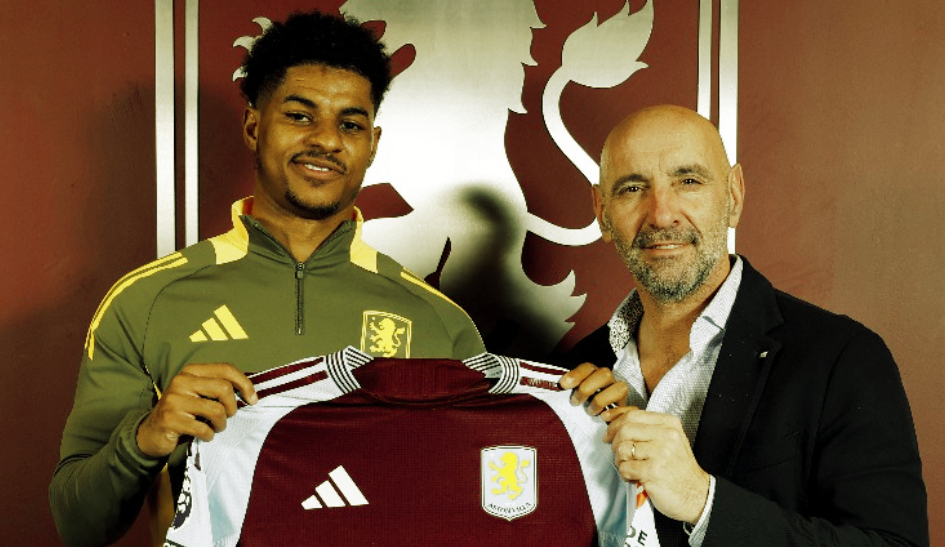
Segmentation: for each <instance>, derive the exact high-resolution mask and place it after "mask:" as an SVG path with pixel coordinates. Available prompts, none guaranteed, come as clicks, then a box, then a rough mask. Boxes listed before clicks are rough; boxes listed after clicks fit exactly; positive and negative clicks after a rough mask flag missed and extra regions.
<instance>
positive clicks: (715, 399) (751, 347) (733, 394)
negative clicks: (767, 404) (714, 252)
mask: <svg viewBox="0 0 945 547" xmlns="http://www.w3.org/2000/svg"><path fill="white" fill-rule="evenodd" d="M742 261H743V268H744V270H743V272H742V281H741V285H740V286H739V289H738V295H737V296H736V298H735V304H734V305H733V306H732V312H731V314H730V315H729V319H728V322H727V323H726V326H725V337H724V339H723V340H722V348H721V351H720V352H719V358H718V361H717V362H716V365H715V372H714V373H713V375H712V381H711V383H710V384H709V391H708V394H707V396H706V401H705V406H704V407H703V409H702V417H701V418H700V421H699V431H698V433H697V434H696V441H695V443H694V446H693V453H694V454H695V456H696V459H697V460H698V461H699V464H700V465H701V466H702V468H703V469H705V470H706V471H707V472H708V473H712V474H723V475H730V474H731V471H732V469H733V467H734V465H735V461H736V458H737V455H738V452H739V450H740V449H741V445H742V441H743V440H744V438H745V434H746V432H747V431H748V426H749V424H750V423H751V419H752V416H753V414H754V412H755V408H756V407H757V404H758V400H759V399H760V397H761V393H762V391H763V389H764V386H765V383H766V382H767V379H768V372H769V370H770V367H771V363H772V362H773V360H774V358H775V356H776V355H777V353H778V352H779V351H780V350H781V344H780V342H778V341H777V340H775V339H774V338H771V337H770V336H768V335H767V333H768V332H769V331H771V330H772V329H774V328H775V327H777V326H778V325H780V324H782V323H783V322H784V321H783V319H782V317H781V313H780V311H779V310H778V307H777V303H776V301H775V292H774V288H773V287H772V286H771V283H769V282H768V280H767V279H765V278H764V277H763V276H762V275H761V274H760V273H758V272H757V271H756V270H755V269H754V268H752V267H751V265H750V264H748V261H747V260H745V258H744V257H743V258H742Z"/></svg>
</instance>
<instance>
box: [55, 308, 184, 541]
mask: <svg viewBox="0 0 945 547" xmlns="http://www.w3.org/2000/svg"><path fill="white" fill-rule="evenodd" d="M107 326H108V323H103V325H102V326H101V327H100V328H99V329H98V331H97V334H98V336H97V338H96V339H94V340H93V339H90V342H89V343H90V344H93V345H94V347H93V348H92V350H93V352H89V351H87V352H86V354H85V355H84V356H83V360H82V365H81V367H80V370H79V377H78V381H77V386H76V396H75V402H74V404H73V408H72V412H71V414H70V415H69V418H68V420H67V422H66V426H65V429H64V431H63V434H62V444H61V447H60V460H59V464H58V465H57V466H56V470H55V473H54V474H53V477H52V482H51V483H50V486H49V503H50V507H51V509H52V513H53V519H54V521H55V523H56V527H57V529H58V531H59V535H60V536H61V537H62V539H63V541H64V543H65V544H66V545H68V546H70V547H71V546H94V545H107V544H109V543H111V542H113V541H115V540H116V539H117V538H119V537H120V536H121V535H122V534H123V533H124V532H125V531H127V529H128V528H129V527H130V526H131V525H132V524H133V523H134V521H135V519H136V518H137V516H138V513H139V511H140V509H141V507H142V505H143V503H144V500H145V499H146V497H147V494H148V491H149V489H150V487H151V484H152V483H153V482H154V479H155V477H156V476H157V474H158V473H159V472H160V471H161V469H162V468H163V466H164V463H165V459H153V458H150V457H148V456H147V455H145V454H144V453H142V452H141V451H140V449H139V448H138V445H137V431H138V424H140V423H141V420H142V419H144V417H145V416H146V415H147V413H148V411H149V410H150V409H151V406H152V401H153V398H154V394H155V391H154V388H153V384H152V383H151V379H150V377H149V376H148V374H147V372H146V370H145V369H144V367H143V366H140V365H138V364H137V363H136V362H135V361H136V356H135V355H136V352H134V351H132V347H133V345H132V344H131V343H130V342H129V341H127V340H122V338H123V335H122V334H121V333H120V332H115V331H113V332H111V333H108V332H106V331H105V329H106V328H107ZM103 333H104V334H103ZM115 341H118V343H117V344H115V343H114V342H115ZM114 347H117V348H118V349H117V350H116V349H113V348H114Z"/></svg>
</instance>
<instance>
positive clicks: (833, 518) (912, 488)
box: [703, 329, 929, 547]
mask: <svg viewBox="0 0 945 547" xmlns="http://www.w3.org/2000/svg"><path fill="white" fill-rule="evenodd" d="M807 387H808V388H809V389H811V390H817V389H818V388H817V387H816V386H812V385H809V386H807ZM770 389H781V390H783V389H785V388H784V387H783V385H782V386H780V387H779V386H778V385H774V386H771V388H770ZM819 403H820V406H821V408H816V409H815V408H811V409H810V412H812V413H814V414H815V415H816V418H814V419H809V418H803V419H801V420H799V421H803V420H806V419H809V423H811V424H814V425H813V426H812V427H810V430H811V432H810V434H809V437H810V439H811V441H810V448H809V449H805V450H803V451H802V454H803V457H802V458H801V460H802V464H801V465H802V466H803V468H804V469H805V470H806V471H804V472H803V473H802V474H801V477H802V480H800V481H797V482H798V484H796V485H793V486H785V485H786V483H785V482H784V479H781V481H782V482H780V483H779V482H778V480H779V479H777V478H776V475H777V472H774V473H772V472H770V471H769V472H768V473H769V474H770V475H771V476H772V477H773V478H772V479H771V480H770V481H769V483H770V484H768V485H767V486H764V485H763V487H762V488H761V489H767V490H768V492H769V494H768V495H761V494H759V493H757V491H758V490H759V488H758V487H757V486H758V484H763V483H756V484H752V483H750V481H749V480H747V479H746V475H745V474H742V475H738V474H736V475H733V477H730V478H725V477H717V487H716V494H715V502H714V506H713V509H712V514H711V520H710V523H709V527H708V530H707V533H706V536H705V540H704V542H703V547H717V546H726V547H728V546H731V545H765V546H787V545H791V546H822V547H824V546H840V545H843V546H845V547H855V546H893V545H895V546H927V545H929V526H928V512H927V506H926V503H927V501H926V491H925V486H924V483H923V480H922V468H921V461H920V457H919V450H918V443H917V441H916V436H915V429H914V426H913V422H912V415H911V412H910V409H909V403H908V400H907V399H906V394H905V391H904V389H903V386H902V381H901V379H900V377H899V371H898V369H897V367H896V364H895V362H894V361H893V358H892V355H891V354H890V352H889V350H888V349H887V348H886V346H885V344H884V343H883V341H882V340H881V339H880V338H879V336H877V335H876V334H874V333H872V332H870V331H868V330H866V329H862V331H861V332H860V333H859V334H857V335H856V336H853V337H852V338H851V339H850V340H849V342H848V343H847V344H846V345H845V347H844V348H843V349H842V350H841V351H840V352H839V353H838V357H837V359H836V362H835V363H834V366H833V367H832V369H831V370H830V372H829V375H828V376H827V381H826V387H825V388H824V389H823V396H822V397H821V398H820V400H819ZM787 412H788V415H787V416H786V417H785V419H786V420H790V419H793V418H791V417H790V414H789V411H787ZM803 435H804V433H803V432H802V436H803ZM739 483H741V484H739ZM771 485H775V486H771ZM778 488H781V489H782V490H783V489H784V488H788V489H792V488H793V489H794V490H796V492H798V493H799V494H798V495H794V494H792V495H791V498H796V499H794V501H791V502H788V501H786V499H787V498H786V499H782V500H778V501H774V500H773V499H772V498H773V497H776V496H774V495H771V494H770V493H771V492H777V491H778ZM787 505H793V507H787Z"/></svg>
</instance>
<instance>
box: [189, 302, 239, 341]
mask: <svg viewBox="0 0 945 547" xmlns="http://www.w3.org/2000/svg"><path fill="white" fill-rule="evenodd" d="M247 338H249V336H248V335H247V334H246V331H244V330H243V327H242V326H241V325H240V322H239V321H237V320H236V317H234V316H233V312H231V311H230V308H227V307H226V305H225V304H224V305H223V306H220V307H219V308H217V309H216V310H214V312H213V317H211V318H210V319H207V320H206V321H204V322H203V323H202V324H201V325H200V328H199V329H197V331H196V332H195V333H193V334H191V335H190V341H191V342H207V341H210V340H212V341H214V342H222V341H224V340H245V339H247Z"/></svg>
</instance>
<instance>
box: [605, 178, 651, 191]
mask: <svg viewBox="0 0 945 547" xmlns="http://www.w3.org/2000/svg"><path fill="white" fill-rule="evenodd" d="M649 181H650V179H649V178H648V177H645V176H643V175H641V174H640V173H629V174H626V175H621V176H619V177H617V179H616V180H614V183H613V184H612V185H611V186H610V193H611V195H613V194H616V193H617V190H619V189H620V187H621V186H623V185H624V184H626V183H628V182H649Z"/></svg>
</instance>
